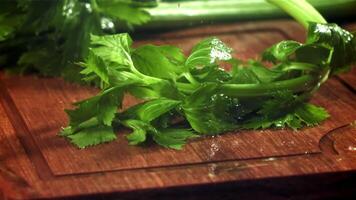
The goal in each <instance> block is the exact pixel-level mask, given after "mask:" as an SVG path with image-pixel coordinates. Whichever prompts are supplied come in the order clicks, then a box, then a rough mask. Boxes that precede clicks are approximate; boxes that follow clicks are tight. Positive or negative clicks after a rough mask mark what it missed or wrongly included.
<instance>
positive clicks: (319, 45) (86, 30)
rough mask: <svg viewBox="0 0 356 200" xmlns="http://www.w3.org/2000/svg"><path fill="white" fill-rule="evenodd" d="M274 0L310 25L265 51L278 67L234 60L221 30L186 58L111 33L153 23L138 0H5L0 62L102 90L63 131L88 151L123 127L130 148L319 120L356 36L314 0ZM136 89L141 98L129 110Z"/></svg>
mask: <svg viewBox="0 0 356 200" xmlns="http://www.w3.org/2000/svg"><path fill="white" fill-rule="evenodd" d="M271 1H272V2H274V3H275V4H276V5H279V6H281V7H283V6H285V7H283V9H285V10H287V11H288V12H292V15H293V16H294V17H295V18H297V19H298V20H299V21H300V22H302V23H303V24H304V25H306V26H308V37H307V39H306V42H305V43H304V44H303V43H299V42H296V41H290V40H289V41H281V42H279V43H278V44H276V45H273V46H272V47H270V48H268V49H266V51H265V52H264V53H263V54H262V61H267V62H271V63H273V64H274V66H273V67H266V66H265V65H264V63H263V62H261V61H248V62H242V61H239V60H237V59H234V58H232V55H231V53H232V49H231V48H230V47H228V46H227V45H226V44H224V43H223V42H222V41H221V40H219V39H218V38H216V37H210V38H207V39H204V40H202V41H201V42H199V43H198V44H196V45H195V46H194V47H193V49H192V51H191V52H190V54H189V55H188V56H187V57H186V56H185V55H184V54H183V53H182V50H181V49H179V48H177V47H174V46H167V45H164V46H155V45H143V46H140V47H137V48H133V47H132V39H131V38H130V36H129V35H128V34H127V33H122V34H111V35H108V34H107V33H115V32H116V31H117V30H116V26H117V25H118V24H117V23H115V22H116V21H119V22H120V23H121V25H122V24H126V26H129V27H131V26H132V25H140V24H143V23H146V22H147V21H148V20H149V18H150V17H149V15H148V14H147V12H146V11H145V10H143V9H142V8H143V7H146V6H150V5H149V3H147V2H146V3H145V2H140V1H131V0H112V1H107V0H91V1H77V0H53V1H28V0H14V1H6V2H4V3H3V4H2V5H1V8H0V42H1V43H0V53H1V55H0V62H1V63H2V64H3V63H4V62H6V61H7V57H8V56H10V54H11V52H9V53H7V52H8V49H10V50H11V49H16V51H17V52H19V51H20V54H19V58H18V61H17V63H18V66H19V67H20V68H18V69H17V70H18V71H31V70H35V71H37V72H39V73H41V74H42V75H48V76H59V75H61V76H64V77H65V78H67V79H71V80H79V79H80V80H84V81H87V82H91V83H93V82H94V83H96V84H97V85H99V86H100V87H101V89H102V91H101V92H100V93H99V94H97V95H96V96H93V97H91V98H88V99H85V100H82V101H80V102H77V103H75V104H74V108H73V109H71V110H67V111H66V112H67V115H68V118H69V124H68V126H67V127H66V128H64V129H63V130H62V131H61V133H60V134H61V135H62V136H64V137H67V138H68V139H69V140H70V141H71V142H72V143H73V144H75V145H76V146H78V147H80V148H84V147H87V146H92V145H96V144H100V143H103V142H109V141H112V140H114V139H116V134H115V129H114V127H115V128H120V127H126V128H129V129H131V130H132V132H131V133H130V134H128V135H127V136H126V137H127V140H128V142H129V144H131V145H138V144H142V143H145V142H148V141H154V142H156V143H157V144H159V145H161V146H163V147H167V148H172V149H181V148H182V147H183V146H184V144H186V142H187V141H188V140H189V139H192V138H196V137H199V136H202V135H215V134H221V133H224V132H227V131H231V130H234V129H259V128H269V127H275V128H283V127H290V128H292V129H294V130H297V129H300V128H302V127H303V126H314V125H316V124H319V123H320V122H322V121H323V120H325V119H326V118H327V117H328V114H327V112H326V111H325V110H324V109H323V108H320V107H317V106H314V105H312V104H310V103H308V102H307V100H308V99H310V97H311V96H312V95H313V94H314V93H315V92H316V90H317V89H318V87H319V86H320V85H321V84H322V83H323V82H324V81H326V80H327V78H328V77H329V75H333V74H336V73H338V72H340V71H345V70H346V69H348V68H349V66H351V64H352V63H354V62H355V61H356V39H355V37H354V35H352V34H351V33H349V32H347V31H346V30H343V29H342V28H340V27H338V26H337V25H336V24H327V23H325V21H324V19H323V18H322V17H321V16H320V15H319V14H318V13H317V12H316V11H315V10H313V8H312V7H311V6H309V5H307V3H306V2H305V1H297V0H293V1H284V0H271ZM303 8H305V9H306V12H304V11H305V9H303ZM311 19H315V20H319V21H316V22H310V21H315V20H311ZM308 21H309V22H308ZM317 22H319V23H317ZM307 23H309V24H307ZM105 34H106V35H105ZM10 60H13V59H10ZM222 62H224V64H230V65H231V67H232V70H231V71H227V70H225V69H224V68H222V67H221V66H220V64H221V63H222ZM79 66H82V67H83V68H84V69H83V68H80V67H79ZM128 93H129V94H131V95H133V96H135V97H137V98H139V99H141V100H142V101H141V103H139V104H137V105H135V106H132V107H130V108H128V109H126V110H121V109H120V108H121V106H122V101H123V97H124V95H125V94H128Z"/></svg>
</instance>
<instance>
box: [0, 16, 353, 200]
mask: <svg viewBox="0 0 356 200" xmlns="http://www.w3.org/2000/svg"><path fill="white" fill-rule="evenodd" d="M209 35H215V36H218V37H219V38H221V39H222V40H223V41H224V42H226V43H228V44H229V45H230V46H232V47H233V48H234V49H236V51H235V54H236V56H238V57H242V58H243V59H247V58H251V57H256V56H257V55H258V53H260V52H261V51H262V50H263V49H264V48H266V47H267V46H269V45H271V44H273V43H275V42H278V41H280V40H282V39H296V40H299V41H301V40H303V37H304V36H305V35H304V32H303V30H302V28H301V27H299V25H297V24H295V23H293V22H290V21H271V22H259V23H239V24H229V25H215V26H205V27H200V28H194V29H186V30H181V31H175V32H174V33H173V32H166V33H161V34H149V33H148V34H146V35H139V36H136V37H137V38H136V39H138V40H139V41H138V42H137V43H136V44H135V45H140V44H144V43H155V44H175V45H178V46H180V47H181V48H183V49H184V51H185V52H188V51H189V50H190V49H191V47H192V44H193V43H195V42H196V41H198V40H200V39H201V38H203V37H206V36H209ZM349 76H350V77H351V78H352V79H354V77H356V75H355V73H354V72H353V73H351V75H349ZM350 84H351V85H352V84H353V83H352V82H350V81H349V79H347V78H346V79H345V78H344V77H342V76H340V77H338V78H332V79H330V80H328V81H327V82H326V84H324V85H323V86H322V87H321V89H320V90H319V91H318V93H317V94H316V95H315V97H314V98H313V99H312V101H313V102H314V103H315V104H318V105H321V106H324V107H326V108H327V110H328V111H329V112H330V114H331V117H330V119H328V120H327V121H325V122H324V123H323V124H322V125H321V126H318V127H314V128H305V129H303V130H301V131H298V132H295V131H291V130H288V129H285V130H264V131H241V132H235V133H227V134H224V135H221V136H218V137H215V138H208V137H207V138H200V139H197V140H194V141H192V142H191V143H189V144H188V145H187V146H186V147H185V148H184V150H182V151H175V150H170V149H166V148H162V147H159V146H155V145H153V146H148V147H147V146H129V145H128V144H127V141H126V140H125V138H124V136H125V134H126V133H127V132H128V131H127V130H120V131H119V132H118V139H117V140H116V141H114V142H112V143H108V144H103V145H99V146H96V147H92V148H87V149H84V150H79V149H77V148H75V147H74V146H73V145H71V144H69V142H68V141H67V140H65V139H64V138H61V137H58V136H57V133H58V131H59V130H60V129H61V127H64V126H66V124H67V118H66V115H65V113H64V112H63V109H65V108H70V107H71V103H72V102H75V101H78V100H80V99H83V98H86V97H88V96H90V95H92V94H95V93H97V92H98V91H97V90H95V89H93V88H89V87H83V86H78V85H75V84H70V83H67V82H65V81H63V80H62V79H60V78H38V77H35V76H7V75H4V74H1V77H0V165H1V166H0V190H1V191H2V195H3V197H4V198H7V199H38V198H69V197H71V198H74V197H75V198H77V197H78V198H80V197H82V198H84V199H87V198H89V197H90V198H94V197H95V198H99V199H100V198H104V197H102V195H104V194H105V199H108V198H114V199H115V198H118V197H121V198H128V199H130V198H135V197H137V195H144V196H145V197H151V198H154V199H157V195H158V194H162V195H163V196H164V195H168V196H169V197H170V198H177V199H179V197H180V195H179V193H180V192H181V191H190V192H191V193H197V194H202V193H204V192H203V191H206V190H209V191H210V190H211V191H214V190H212V188H214V187H215V186H219V187H220V186H221V188H225V187H228V188H231V190H232V191H233V190H234V189H239V190H241V193H239V195H237V194H235V195H233V194H231V191H230V192H229V194H230V195H232V196H231V198H232V199H234V198H235V197H249V195H250V197H251V196H253V195H255V197H256V196H258V195H261V197H267V196H265V195H266V194H267V195H269V196H270V197H271V198H272V197H280V198H282V199H283V198H284V196H283V195H279V194H272V193H269V192H268V189H266V188H265V189H262V190H261V191H260V192H256V193H254V192H252V193H251V194H248V192H246V191H245V192H242V190H243V189H246V187H247V188H248V187H252V190H256V191H257V189H258V188H259V187H258V186H259V185H261V183H263V184H265V183H266V184H267V186H270V187H272V189H271V191H278V188H284V187H285V186H284V185H283V184H281V183H283V182H288V183H290V184H292V185H293V187H295V190H293V191H292V190H291V191H290V192H291V193H298V191H299V192H300V191H303V188H301V187H300V186H298V184H300V183H301V182H303V181H302V180H304V178H302V177H305V180H310V181H307V183H304V184H310V186H309V187H312V184H311V183H312V181H311V180H313V177H319V176H320V178H321V179H323V178H324V179H328V180H329V181H330V182H333V183H334V182H335V184H336V183H339V181H342V180H344V179H341V178H340V177H344V176H345V177H348V176H352V174H353V173H354V171H355V170H356V140H355V138H356V137H355V136H356V125H355V120H356V101H355V94H354V91H352V89H351V87H350V86H348V85H350ZM133 101H134V100H133V99H132V98H127V99H125V104H126V105H128V104H132V103H134V102H133ZM335 173H339V175H335ZM320 174H322V175H320ZM340 174H341V175H340ZM308 177H311V178H310V179H308ZM314 181H315V180H314ZM308 182H309V183H308ZM315 182H317V181H315ZM279 184H281V185H280V186H278V185H279ZM314 185H315V186H318V185H319V186H320V184H314ZM253 186H255V188H253ZM320 187H321V186H320ZM221 188H220V189H219V191H220V190H221ZM190 189H192V190H190ZM222 190H223V191H224V189H222ZM345 190H347V188H345ZM308 191H309V192H310V194H311V197H312V196H313V195H314V194H312V193H313V191H318V190H317V189H315V190H314V189H313V190H308ZM343 191H344V190H343ZM338 192H339V190H338V189H335V190H333V192H331V191H330V192H329V193H330V194H329V193H327V192H326V193H323V194H324V195H326V196H327V197H330V196H332V195H337V194H335V193H338ZM0 194H1V193H0ZM170 194H174V195H173V196H170ZM344 194H349V193H347V192H345V191H344ZM244 195H245V196H244ZM320 195H321V194H320ZM191 196H194V195H191ZM0 197H1V195H0ZM201 197H213V196H209V195H201ZM296 197H298V195H297V196H296ZM162 198H163V197H162ZM163 199H164V198H163ZM192 199H194V198H193V197H192Z"/></svg>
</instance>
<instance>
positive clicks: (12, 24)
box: [0, 0, 152, 82]
mask: <svg viewBox="0 0 356 200" xmlns="http://www.w3.org/2000/svg"><path fill="white" fill-rule="evenodd" d="M147 6H152V4H150V5H148V4H147V3H145V2H141V3H140V2H136V1H131V0H112V1H107V0H91V1H78V0H51V1H33V0H25V1H24V0H13V1H5V2H1V8H0V42H2V43H1V45H0V55H1V56H13V53H12V52H11V51H8V50H9V49H16V55H18V57H17V58H16V57H15V58H12V59H9V60H18V62H17V65H18V66H17V67H16V69H15V68H8V70H10V71H11V70H14V71H15V70H16V71H22V72H31V71H35V72H38V73H40V74H41V75H45V76H63V77H64V78H66V79H68V80H72V81H81V79H82V78H83V77H87V74H86V73H84V75H81V74H80V73H78V72H79V71H80V68H79V67H78V65H76V64H75V63H77V62H81V61H83V59H84V58H86V57H87V56H88V52H89V49H88V47H89V43H90V40H91V38H90V35H91V34H95V35H103V34H107V33H115V32H117V31H118V30H120V27H121V28H122V27H129V28H132V27H133V25H141V24H143V23H146V22H147V21H148V20H150V15H149V14H148V12H147V11H145V10H144V9H142V8H145V7H147ZM121 30H122V29H121ZM102 39H103V40H105V38H102ZM92 40H95V38H92ZM99 42H100V41H99ZM118 42H119V41H118ZM100 45H103V46H105V45H106V44H100ZM114 46H120V47H122V46H121V45H115V44H113V46H111V47H114ZM99 53H100V52H99ZM101 53H102V52H101ZM97 55H99V56H100V55H106V56H111V57H112V58H116V59H119V58H120V57H118V56H112V55H110V54H105V53H102V54H97ZM48 61H49V62H48ZM52 61H53V62H52ZM46 62H47V63H46ZM6 64H7V65H8V66H13V65H14V63H6ZM87 80H92V79H90V78H87ZM94 82H95V81H94Z"/></svg>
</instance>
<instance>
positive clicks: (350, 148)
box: [347, 146, 356, 151]
mask: <svg viewBox="0 0 356 200" xmlns="http://www.w3.org/2000/svg"><path fill="white" fill-rule="evenodd" d="M347 150H349V151H356V147H353V146H349V147H348V148H347Z"/></svg>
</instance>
